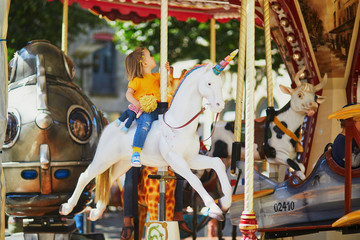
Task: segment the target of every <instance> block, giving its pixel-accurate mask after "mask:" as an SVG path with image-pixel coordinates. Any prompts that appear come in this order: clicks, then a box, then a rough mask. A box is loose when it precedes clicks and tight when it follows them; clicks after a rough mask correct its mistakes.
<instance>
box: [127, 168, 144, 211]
mask: <svg viewBox="0 0 360 240" xmlns="http://www.w3.org/2000/svg"><path fill="white" fill-rule="evenodd" d="M139 174H140V168H138V167H132V168H130V170H129V171H127V172H126V177H125V184H124V204H123V208H124V217H135V216H137V215H138V204H137V203H138V189H137V187H138V180H139Z"/></svg>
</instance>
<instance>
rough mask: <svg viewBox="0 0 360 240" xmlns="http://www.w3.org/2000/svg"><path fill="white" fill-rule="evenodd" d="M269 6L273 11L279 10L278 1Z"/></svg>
mask: <svg viewBox="0 0 360 240" xmlns="http://www.w3.org/2000/svg"><path fill="white" fill-rule="evenodd" d="M271 8H272V9H273V10H274V11H279V10H280V9H281V7H280V4H279V3H274V4H272V6H271Z"/></svg>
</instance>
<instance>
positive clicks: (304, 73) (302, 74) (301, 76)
mask: <svg viewBox="0 0 360 240" xmlns="http://www.w3.org/2000/svg"><path fill="white" fill-rule="evenodd" d="M306 75H307V73H306V70H305V71H304V72H302V73H301V74H300V76H299V78H300V79H301V80H303V79H305V77H306Z"/></svg>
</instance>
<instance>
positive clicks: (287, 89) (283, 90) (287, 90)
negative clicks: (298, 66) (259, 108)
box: [279, 84, 293, 95]
mask: <svg viewBox="0 0 360 240" xmlns="http://www.w3.org/2000/svg"><path fill="white" fill-rule="evenodd" d="M279 87H280V89H281V91H282V92H283V93H285V94H289V95H291V94H292V93H293V89H292V88H289V87H285V86H284V85H282V84H280V85H279Z"/></svg>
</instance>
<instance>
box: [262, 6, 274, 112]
mask: <svg viewBox="0 0 360 240" xmlns="http://www.w3.org/2000/svg"><path fill="white" fill-rule="evenodd" d="M264 32H265V59H266V79H267V96H268V107H274V95H273V78H272V59H271V32H270V9H269V0H265V1H264Z"/></svg>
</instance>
